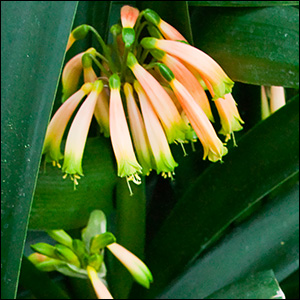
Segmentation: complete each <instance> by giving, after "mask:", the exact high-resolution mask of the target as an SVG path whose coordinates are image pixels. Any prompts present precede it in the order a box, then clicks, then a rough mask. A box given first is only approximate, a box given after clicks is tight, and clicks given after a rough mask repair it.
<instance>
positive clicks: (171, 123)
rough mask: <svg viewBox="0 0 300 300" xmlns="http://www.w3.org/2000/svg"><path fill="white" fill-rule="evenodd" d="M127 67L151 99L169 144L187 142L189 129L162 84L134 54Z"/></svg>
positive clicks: (130, 57)
mask: <svg viewBox="0 0 300 300" xmlns="http://www.w3.org/2000/svg"><path fill="white" fill-rule="evenodd" d="M127 65H128V67H129V68H130V69H131V71H132V72H133V74H134V75H135V77H136V79H137V80H138V81H139V83H140V84H141V86H142V87H143V89H144V91H145V93H146V94H147V96H148V97H149V100H150V102H151V104H152V105H153V108H154V110H155V112H156V114H157V115H158V117H159V119H160V121H161V122H162V125H163V127H164V130H165V132H166V135H167V138H168V141H169V143H172V142H174V141H176V140H177V141H179V142H183V141H184V140H185V132H186V131H187V127H186V124H185V123H184V122H183V120H182V119H181V116H180V114H179V112H178V110H177V108H176V106H175V104H174V103H173V101H172V99H171V98H170V96H169V95H168V93H167V92H166V91H165V90H164V88H163V87H162V86H161V85H160V83H159V82H158V81H157V80H156V79H155V78H154V77H153V76H152V75H151V74H150V73H149V72H147V71H146V70H145V69H144V68H143V67H142V66H141V65H140V64H139V63H138V62H137V60H136V58H135V56H134V55H133V54H132V53H129V54H128V60H127Z"/></svg>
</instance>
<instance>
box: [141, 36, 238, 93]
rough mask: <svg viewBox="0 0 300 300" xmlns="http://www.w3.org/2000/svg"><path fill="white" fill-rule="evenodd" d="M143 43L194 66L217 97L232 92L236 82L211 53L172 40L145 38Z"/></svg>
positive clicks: (149, 47)
mask: <svg viewBox="0 0 300 300" xmlns="http://www.w3.org/2000/svg"><path fill="white" fill-rule="evenodd" d="M141 45H142V46H143V47H144V48H146V49H150V50H151V49H159V50H163V51H165V52H167V53H168V54H170V55H172V56H175V57H177V58H179V59H180V60H182V61H183V62H185V63H186V64H188V65H190V66H192V67H194V68H195V69H196V70H197V71H198V72H199V73H200V75H201V77H202V79H203V80H204V82H205V83H207V82H208V84H207V87H208V88H209V91H210V93H211V94H212V96H213V97H215V99H218V98H223V96H224V95H226V94H229V93H231V89H232V87H233V85H234V82H233V81H232V80H231V79H230V78H229V77H228V76H227V75H226V73H225V72H224V71H223V69H222V68H221V67H220V65H219V64H218V63H217V62H216V61H215V60H213V59H212V58H211V57H210V56H209V55H207V54H206V53H204V52H203V51H201V50H199V49H197V48H196V47H193V46H191V45H188V44H185V43H182V42H178V41H170V40H160V39H155V38H144V39H143V40H142V41H141Z"/></svg>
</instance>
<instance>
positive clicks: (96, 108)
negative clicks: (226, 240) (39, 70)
mask: <svg viewBox="0 0 300 300" xmlns="http://www.w3.org/2000/svg"><path fill="white" fill-rule="evenodd" d="M146 30H147V31H146ZM89 32H92V33H94V34H95V36H96V38H97V39H98V41H99V44H100V45H101V48H102V51H101V53H100V52H98V50H96V49H95V48H90V49H88V50H86V51H85V52H82V53H79V54H77V55H76V56H74V57H73V58H72V59H71V60H69V61H68V62H67V64H66V65H65V67H64V70H63V74H62V85H63V104H62V105H61V107H60V108H59V109H58V110H57V112H56V113H55V115H54V116H53V118H52V120H51V122H50V124H49V126H48V130H47V134H46V138H45V143H44V149H43V153H44V154H45V155H46V161H52V162H53V164H54V165H57V166H58V167H60V162H59V161H60V160H61V159H62V158H64V163H63V165H62V170H63V172H64V173H65V175H64V176H65V177H66V176H67V175H70V176H71V179H72V180H73V181H74V184H75V185H77V184H78V179H79V178H80V176H82V175H83V170H82V156H83V152H84V147H85V143H86V139H87V135H88V131H89V127H90V124H91V120H92V118H93V116H95V118H96V120H97V122H98V124H99V126H100V130H101V132H102V133H103V134H104V136H105V137H110V139H111V143H112V147H113V151H114V154H115V158H116V161H117V165H118V176H120V177H125V178H126V179H127V182H128V183H129V181H133V182H134V183H136V184H139V183H140V182H141V177H140V175H148V174H149V173H150V171H151V170H156V172H157V174H161V175H162V176H164V177H170V178H173V177H172V176H173V174H174V169H175V167H176V166H177V165H178V164H177V163H176V161H175V160H174V157H173V156H172V152H171V149H170V144H172V143H175V144H181V146H182V147H183V144H184V143H188V142H190V143H194V142H196V141H197V139H199V140H200V142H201V144H202V146H203V159H206V158H208V159H209V160H210V161H212V162H216V161H222V157H223V156H224V155H226V154H227V148H226V142H227V141H228V140H229V139H230V138H231V136H233V134H234V131H238V130H241V129H242V125H241V124H243V121H242V119H241V117H240V115H239V112H238V110H237V106H236V102H235V100H234V99H233V97H232V94H231V90H232V87H233V84H234V83H233V81H232V80H231V79H230V78H229V77H228V76H227V75H226V73H225V72H224V71H223V69H222V68H221V67H220V65H219V64H218V63H217V62H216V61H214V60H213V59H212V58H211V57H210V56H208V55H207V54H206V53H204V52H202V51H201V50H199V49H197V48H195V47H194V46H192V45H190V44H189V43H188V42H187V40H186V39H185V38H184V37H183V36H182V35H181V34H180V33H179V32H178V31H177V30H176V29H175V28H174V27H173V26H171V25H170V24H168V23H167V22H165V21H164V20H162V19H161V18H160V16H159V15H158V14H157V13H156V12H154V11H153V10H151V9H146V10H144V11H142V12H139V10H138V9H136V8H134V7H131V6H128V5H125V6H123V7H122V9H121V23H120V24H115V25H113V26H112V27H111V29H110V33H111V34H112V36H113V43H112V45H107V44H105V43H104V41H103V39H102V38H101V36H100V35H99V34H98V32H97V31H96V30H95V29H94V28H93V27H91V26H90V25H81V26H79V27H77V28H75V29H74V30H73V31H72V33H71V35H70V38H69V41H68V45H67V50H68V49H69V48H70V47H71V46H72V44H73V43H74V42H75V41H77V40H80V39H83V38H85V37H86V35H87V34H88V33H89ZM141 32H143V36H145V34H146V32H148V33H149V35H150V37H149V36H148V37H144V38H142V39H141V38H140V35H141ZM82 74H83V79H84V84H83V85H82V86H81V87H80V88H79V87H78V85H79V82H80V76H81V75H82ZM205 90H206V91H207V92H206V91H205ZM84 98H85V100H83V99H84ZM209 98H211V101H210V100H209ZM82 100H83V101H82ZM80 103H81V106H80V108H79V110H78V112H77V113H76V115H75V118H74V120H73V122H72V125H71V127H70V130H69V133H68V136H67V140H66V145H65V151H64V155H63V154H62V153H61V142H62V138H63V135H64V132H65V129H66V127H67V124H68V122H69V120H70V118H71V116H72V115H73V114H74V111H75V110H76V108H77V107H78V106H79V104H80ZM212 103H214V105H215V106H216V110H217V111H218V114H219V117H220V122H221V129H220V131H219V133H220V134H222V135H224V136H225V142H223V141H222V140H221V139H220V138H219V136H218V135H217V133H216V131H215V129H214V126H213V125H212V122H214V116H213V114H212V110H211V104H212ZM233 140H234V139H233ZM192 145H193V144H192ZM183 149H184V148H183ZM128 186H129V189H130V185H129V184H128Z"/></svg>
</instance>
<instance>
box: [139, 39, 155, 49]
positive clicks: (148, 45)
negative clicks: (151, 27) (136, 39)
mask: <svg viewBox="0 0 300 300" xmlns="http://www.w3.org/2000/svg"><path fill="white" fill-rule="evenodd" d="M156 41H157V39H156V38H153V37H146V38H143V39H142V40H141V45H142V47H144V48H145V49H148V50H152V49H155V45H156Z"/></svg>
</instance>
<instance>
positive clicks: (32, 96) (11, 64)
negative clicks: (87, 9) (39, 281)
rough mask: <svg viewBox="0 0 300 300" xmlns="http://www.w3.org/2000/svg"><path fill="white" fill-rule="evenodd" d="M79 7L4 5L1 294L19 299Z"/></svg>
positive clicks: (44, 3)
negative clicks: (32, 215) (46, 144)
mask: <svg viewBox="0 0 300 300" xmlns="http://www.w3.org/2000/svg"><path fill="white" fill-rule="evenodd" d="M76 5H77V1H58V2H55V1H54V2H53V1H39V2H33V1H23V2H18V1H6V2H1V34H2V37H1V38H2V47H1V55H2V57H3V58H4V59H3V60H2V66H1V78H2V79H1V84H2V87H3V89H2V100H1V108H2V109H1V118H2V126H1V205H2V206H1V209H2V210H1V216H2V220H1V238H2V245H4V246H1V253H2V258H1V266H2V268H1V272H2V273H1V274H2V276H1V282H2V285H3V289H2V290H1V295H2V299H13V298H14V296H15V293H16V284H17V282H18V273H19V268H20V262H21V257H22V250H23V245H24V240H25V234H26V228H27V223H28V214H29V211H30V206H31V200H32V194H33V190H34V186H35V181H36V177H37V173H38V166H39V163H40V156H41V150H42V145H43V139H44V135H45V131H46V126H47V123H48V119H49V115H50V110H51V107H52V103H53V98H54V95H55V90H56V86H57V80H58V77H59V73H60V70H61V64H62V61H63V58H64V55H65V47H66V44H67V40H68V35H69V32H70V28H71V25H72V21H73V16H74V11H75V9H76Z"/></svg>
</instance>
